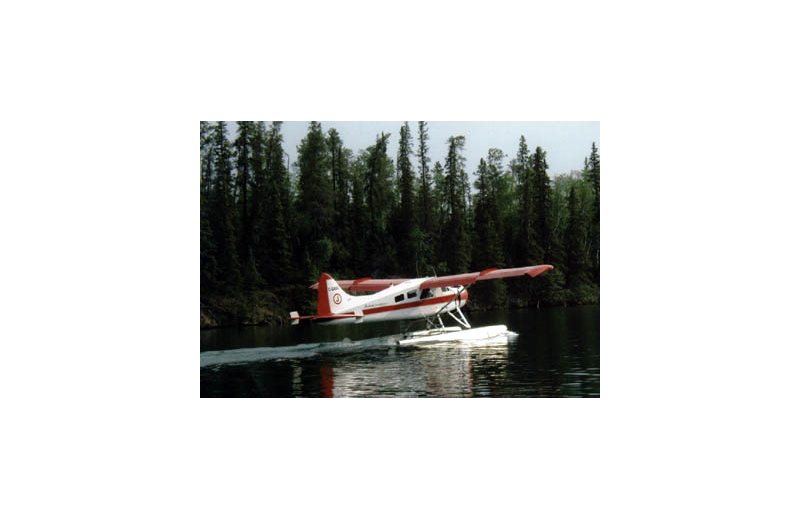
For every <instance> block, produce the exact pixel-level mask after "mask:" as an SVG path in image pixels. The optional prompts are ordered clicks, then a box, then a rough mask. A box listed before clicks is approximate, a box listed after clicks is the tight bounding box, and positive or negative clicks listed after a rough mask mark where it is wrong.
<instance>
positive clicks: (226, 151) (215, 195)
mask: <svg viewBox="0 0 800 520" xmlns="http://www.w3.org/2000/svg"><path fill="white" fill-rule="evenodd" d="M227 134H228V128H227V125H226V124H225V121H218V122H217V124H216V125H215V126H214V136H213V147H214V166H213V168H214V182H213V188H212V193H211V197H210V199H211V200H210V208H209V221H210V224H211V226H210V227H211V232H212V240H213V241H214V244H215V246H216V267H217V273H215V280H216V282H217V284H218V285H217V287H216V289H218V290H219V291H220V292H226V293H232V294H235V293H236V291H237V290H238V288H239V284H240V280H241V278H240V272H239V258H238V255H237V253H236V235H235V227H234V219H235V216H234V211H235V209H234V201H233V179H232V171H233V165H232V164H231V160H232V157H233V152H232V151H231V146H230V143H229V142H228V136H227Z"/></svg>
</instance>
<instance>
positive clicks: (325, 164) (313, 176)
mask: <svg viewBox="0 0 800 520" xmlns="http://www.w3.org/2000/svg"><path fill="white" fill-rule="evenodd" d="M297 153H298V157H297V164H298V167H299V169H300V179H299V182H298V200H297V209H298V223H297V224H298V226H297V227H298V237H299V239H300V242H299V243H300V249H301V250H300V252H301V258H300V260H301V262H302V263H303V264H304V265H305V266H306V271H307V273H308V276H309V277H310V278H309V279H311V280H314V279H316V278H318V277H319V274H320V272H322V270H323V269H327V264H328V262H329V260H330V257H331V254H332V253H333V243H332V242H331V240H330V238H329V237H330V229H331V223H332V220H333V197H332V191H333V190H332V189H331V179H330V174H329V171H328V170H329V161H328V152H327V146H326V144H325V136H324V135H323V133H322V126H321V125H320V124H319V123H318V122H316V121H312V122H311V124H309V127H308V133H307V134H306V136H305V137H304V138H303V140H302V141H301V143H300V146H299V147H298V149H297Z"/></svg>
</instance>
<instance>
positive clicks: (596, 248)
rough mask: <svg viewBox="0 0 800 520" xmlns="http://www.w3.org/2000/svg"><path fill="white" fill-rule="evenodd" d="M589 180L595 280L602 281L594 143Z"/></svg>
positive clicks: (598, 199) (589, 161) (592, 259)
mask: <svg viewBox="0 0 800 520" xmlns="http://www.w3.org/2000/svg"><path fill="white" fill-rule="evenodd" d="M587 170H588V175H587V177H588V180H589V182H590V183H591V185H592V189H593V191H594V204H593V208H592V209H593V215H592V224H591V264H592V274H593V278H594V280H595V282H597V283H599V282H600V154H599V153H597V145H596V144H595V143H592V154H591V155H590V156H589V160H588V161H587Z"/></svg>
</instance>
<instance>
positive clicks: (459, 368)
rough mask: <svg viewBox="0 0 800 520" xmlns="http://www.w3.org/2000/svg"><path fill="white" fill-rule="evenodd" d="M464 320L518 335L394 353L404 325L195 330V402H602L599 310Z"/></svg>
mask: <svg viewBox="0 0 800 520" xmlns="http://www.w3.org/2000/svg"><path fill="white" fill-rule="evenodd" d="M465 314H466V315H467V318H468V319H469V321H470V323H471V325H472V326H473V327H479V326H487V325H500V324H504V325H506V326H508V329H509V330H510V331H513V332H514V333H516V334H514V335H511V336H510V337H509V338H508V340H507V343H506V344H469V343H448V344H438V345H432V346H397V345H396V344H395V340H396V339H397V335H398V334H401V333H402V332H403V331H404V330H405V328H406V327H407V326H408V325H409V324H408V322H386V323H367V324H362V325H346V326H329V327H323V326H319V325H312V324H310V323H307V322H306V323H301V324H300V325H297V326H289V325H287V326H284V327H236V328H221V329H207V330H201V331H200V351H201V352H200V396H201V397H599V396H600V306H599V305H584V306H578V307H566V308H549V309H513V310H507V311H491V312H465ZM445 324H447V325H451V323H448V322H447V321H446V323H445ZM419 328H424V326H423V325H421V324H420V323H416V324H415V328H414V329H413V330H418V329H419Z"/></svg>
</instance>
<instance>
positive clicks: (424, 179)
mask: <svg viewBox="0 0 800 520" xmlns="http://www.w3.org/2000/svg"><path fill="white" fill-rule="evenodd" d="M428 152H429V147H428V128H427V123H426V122H425V121H420V122H419V147H418V148H417V157H418V158H419V197H418V202H419V211H418V212H417V214H418V215H419V225H420V228H421V229H422V232H423V233H424V234H425V235H430V234H431V232H432V228H433V201H432V200H431V177H430V171H429V168H428V163H429V162H430V157H428Z"/></svg>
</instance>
